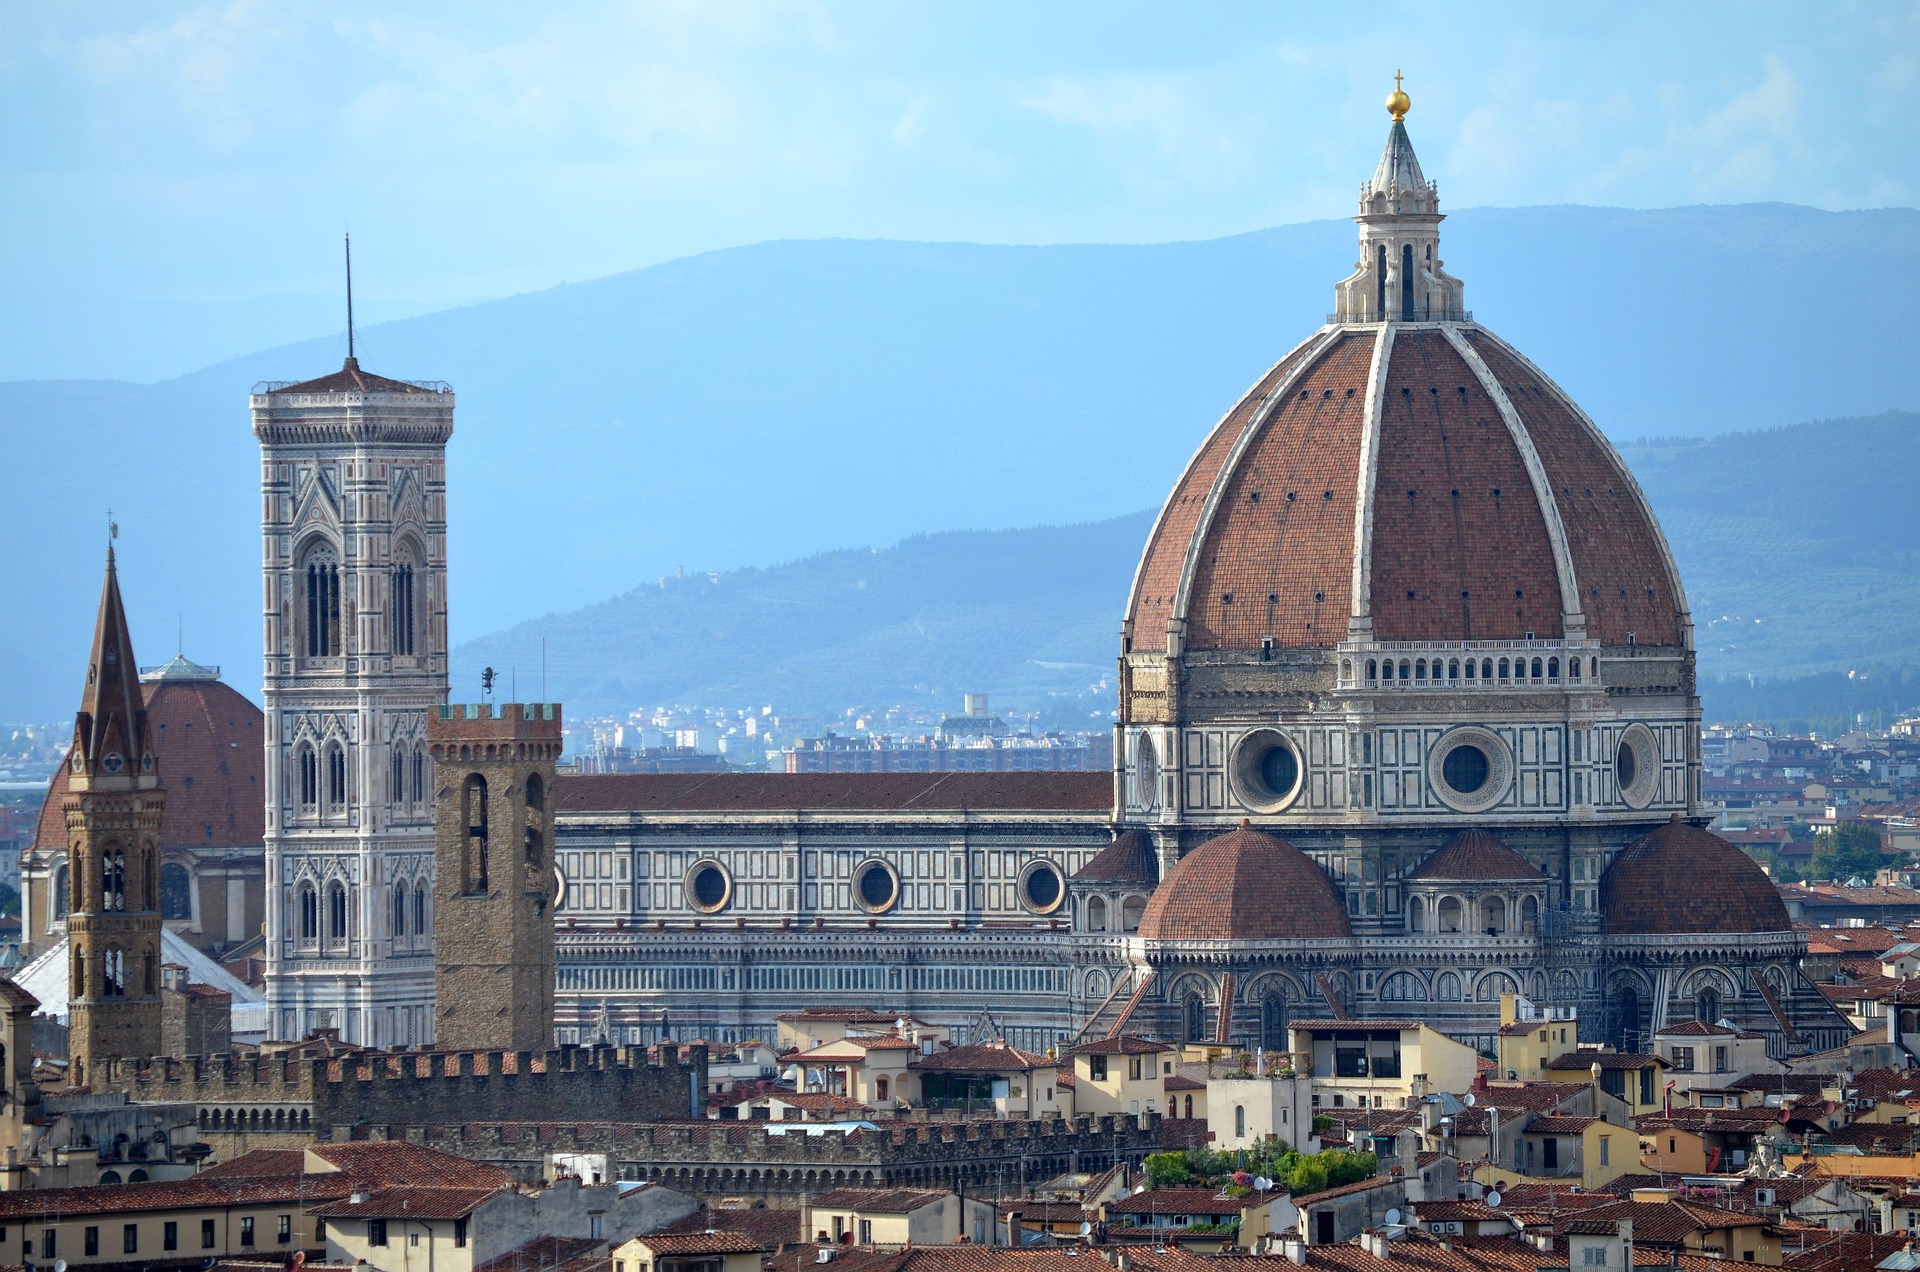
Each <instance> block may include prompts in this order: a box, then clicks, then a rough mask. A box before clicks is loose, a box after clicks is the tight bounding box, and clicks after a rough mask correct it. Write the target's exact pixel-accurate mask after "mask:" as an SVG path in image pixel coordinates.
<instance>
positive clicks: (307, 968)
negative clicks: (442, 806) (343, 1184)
mask: <svg viewBox="0 0 1920 1272" xmlns="http://www.w3.org/2000/svg"><path fill="white" fill-rule="evenodd" d="M453 406H454V398H453V392H452V390H451V389H449V388H448V387H447V386H446V385H444V384H440V383H437V382H434V383H428V382H417V381H404V380H390V379H387V378H385V377H383V376H377V375H372V374H370V373H368V372H366V371H363V370H361V368H360V365H359V362H358V360H357V359H355V358H353V357H351V356H349V357H348V358H347V360H346V364H345V365H344V366H343V367H342V368H341V369H340V370H339V371H337V372H335V373H333V374H332V375H327V376H322V377H320V378H319V379H315V380H307V381H304V382H301V383H295V384H261V385H257V386H255V390H254V393H253V397H252V411H253V431H254V436H256V437H257V438H259V440H260V459H261V473H260V495H261V539H262V543H261V548H262V570H263V585H264V593H263V600H264V613H263V620H264V634H265V654H266V658H265V677H266V683H265V689H266V748H267V766H266V778H267V792H266V802H267V816H266V855H267V866H266V875H267V920H266V927H267V1004H268V1008H269V1018H270V1024H269V1029H270V1031H271V1032H272V1034H273V1036H274V1037H276V1038H283V1039H284V1038H299V1037H303V1036H304V1035H305V1034H307V1033H308V1032H310V1031H312V1030H314V1029H328V1028H331V1029H338V1030H339V1031H340V1036H341V1037H342V1038H343V1039H345V1040H347V1041H349V1042H354V1043H361V1044H365V1045H370V1046H390V1045H394V1044H407V1043H421V1042H430V1041H432V1040H433V940H432V932H433V912H432V904H431V897H432V893H433V855H434V853H433V808H434V799H433V761H432V758H431V756H430V755H429V754H428V748H427V739H426V733H427V718H428V715H429V713H431V712H433V711H435V710H436V709H437V708H438V707H439V706H440V705H441V704H443V703H444V702H446V700H447V588H446V581H447V533H446V445H447V439H448V437H449V436H451V435H452V433H453Z"/></svg>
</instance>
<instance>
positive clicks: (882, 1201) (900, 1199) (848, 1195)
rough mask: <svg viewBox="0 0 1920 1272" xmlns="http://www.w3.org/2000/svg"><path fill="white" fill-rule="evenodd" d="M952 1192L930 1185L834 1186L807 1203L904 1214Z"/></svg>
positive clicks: (821, 1208) (822, 1206)
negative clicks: (891, 1186)
mask: <svg viewBox="0 0 1920 1272" xmlns="http://www.w3.org/2000/svg"><path fill="white" fill-rule="evenodd" d="M952 1195H953V1194H952V1193H948V1192H942V1191H940V1190H938V1189H932V1188H835V1189H832V1190H831V1191H828V1192H824V1193H821V1194H820V1195H819V1196H818V1197H815V1198H814V1199H813V1201H812V1202H811V1203H810V1204H811V1205H812V1207H813V1208H814V1209H815V1210H866V1211H871V1212H872V1213H874V1214H877V1215H904V1214H908V1213H910V1212H911V1211H915V1210H918V1209H920V1207H922V1206H930V1205H933V1204H935V1203H936V1202H939V1201H940V1200H941V1199H943V1198H945V1197H950V1196H952Z"/></svg>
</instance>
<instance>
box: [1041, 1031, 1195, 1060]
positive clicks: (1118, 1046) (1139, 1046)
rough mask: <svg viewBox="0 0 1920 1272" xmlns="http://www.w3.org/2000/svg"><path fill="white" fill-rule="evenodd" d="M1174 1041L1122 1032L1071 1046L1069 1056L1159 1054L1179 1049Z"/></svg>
mask: <svg viewBox="0 0 1920 1272" xmlns="http://www.w3.org/2000/svg"><path fill="white" fill-rule="evenodd" d="M1177 1049H1178V1048H1176V1047H1175V1046H1174V1045H1173V1044H1172V1043H1166V1042H1150V1041H1148V1040H1147V1039H1145V1038H1138V1037H1135V1036H1134V1035H1132V1034H1120V1035H1118V1036H1116V1037H1113V1038H1095V1039H1094V1040H1093V1041H1092V1042H1083V1043H1081V1044H1080V1045H1079V1046H1077V1047H1074V1048H1071V1049H1070V1050H1069V1051H1068V1052H1067V1054H1068V1055H1069V1056H1144V1055H1159V1054H1160V1053H1161V1052H1163V1051H1174V1050H1177Z"/></svg>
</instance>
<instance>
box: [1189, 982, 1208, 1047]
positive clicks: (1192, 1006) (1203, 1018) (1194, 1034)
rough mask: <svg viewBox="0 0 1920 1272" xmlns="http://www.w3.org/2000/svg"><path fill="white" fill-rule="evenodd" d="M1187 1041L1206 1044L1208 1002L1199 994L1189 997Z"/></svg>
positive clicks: (1192, 994)
mask: <svg viewBox="0 0 1920 1272" xmlns="http://www.w3.org/2000/svg"><path fill="white" fill-rule="evenodd" d="M1186 1024H1187V1030H1186V1039H1187V1041H1188V1042H1205V1041H1206V1039H1207V1000H1206V999H1204V998H1202V997H1200V995H1199V994H1198V993H1191V994H1188V995H1187V1005H1186Z"/></svg>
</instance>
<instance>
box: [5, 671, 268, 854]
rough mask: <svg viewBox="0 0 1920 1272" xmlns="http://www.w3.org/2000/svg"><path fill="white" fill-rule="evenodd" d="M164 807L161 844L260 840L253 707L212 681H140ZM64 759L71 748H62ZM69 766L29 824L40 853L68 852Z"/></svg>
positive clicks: (261, 769)
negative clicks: (63, 802)
mask: <svg viewBox="0 0 1920 1272" xmlns="http://www.w3.org/2000/svg"><path fill="white" fill-rule="evenodd" d="M140 689H141V693H142V694H143V696H144V700H145V705H146V708H147V737H148V738H149V740H150V741H151V744H152V747H153V756H154V762H155V764H156V765H157V766H158V768H159V771H160V784H161V786H163V787H164V788H165V789H166V792H167V799H166V805H165V807H163V808H162V809H161V810H160V845H161V847H162V848H163V849H173V848H186V849H196V848H197V849H216V848H258V847H260V846H261V845H262V844H264V843H265V842H266V789H267V788H266V764H267V760H266V743H265V740H264V739H265V734H264V732H263V727H264V726H263V721H264V720H265V717H264V716H263V715H261V713H260V708H259V707H256V706H254V705H253V703H251V702H249V701H247V699H246V698H245V697H244V696H242V695H241V694H239V693H237V692H236V691H234V689H232V688H231V687H230V686H228V685H226V684H225V683H223V682H221V681H218V680H157V681H143V682H142V683H141V685H140ZM69 758H71V749H69ZM71 773H72V766H71V765H70V764H62V765H61V766H60V767H59V769H58V770H56V771H55V773H54V777H53V781H52V782H50V783H49V784H48V786H47V794H46V798H45V799H44V800H42V801H41V804H40V818H39V821H38V822H37V823H36V825H35V828H34V836H33V846H34V848H35V850H37V851H40V852H65V851H66V850H67V823H66V816H65V814H64V813H62V812H61V809H60V802H61V800H62V799H64V798H65V796H66V794H67V789H68V779H69V776H70V775H71Z"/></svg>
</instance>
